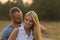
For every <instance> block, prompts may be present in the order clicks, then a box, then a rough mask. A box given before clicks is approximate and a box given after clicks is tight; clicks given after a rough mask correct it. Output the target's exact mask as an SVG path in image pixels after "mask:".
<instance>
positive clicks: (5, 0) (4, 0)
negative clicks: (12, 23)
mask: <svg viewBox="0 0 60 40" xmlns="http://www.w3.org/2000/svg"><path fill="white" fill-rule="evenodd" d="M7 1H8V0H0V2H1V3H2V4H4V3H6V2H7Z"/></svg>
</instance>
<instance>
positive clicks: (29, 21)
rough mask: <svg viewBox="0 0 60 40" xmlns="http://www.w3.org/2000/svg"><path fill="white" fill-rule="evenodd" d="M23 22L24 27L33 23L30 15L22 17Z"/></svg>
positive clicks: (28, 26)
mask: <svg viewBox="0 0 60 40" xmlns="http://www.w3.org/2000/svg"><path fill="white" fill-rule="evenodd" d="M24 23H25V27H26V28H31V27H32V25H33V18H32V17H31V16H27V17H26V18H25V19H24Z"/></svg>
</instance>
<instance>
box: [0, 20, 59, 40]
mask: <svg viewBox="0 0 60 40" xmlns="http://www.w3.org/2000/svg"><path fill="white" fill-rule="evenodd" d="M9 23H10V21H0V35H1V32H2V30H3V29H4V28H5V26H6V25H8V24H9ZM40 23H41V24H42V25H44V26H45V28H46V29H47V34H46V35H44V37H45V39H46V38H48V39H54V40H60V22H44V21H41V22H40Z"/></svg>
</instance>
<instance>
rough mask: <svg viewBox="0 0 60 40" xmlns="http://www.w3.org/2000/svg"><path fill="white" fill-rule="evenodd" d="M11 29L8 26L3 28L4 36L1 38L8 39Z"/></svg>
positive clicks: (2, 39)
mask: <svg viewBox="0 0 60 40" xmlns="http://www.w3.org/2000/svg"><path fill="white" fill-rule="evenodd" d="M8 31H9V30H8V29H7V28H6V29H4V30H3V32H2V36H1V40H7V39H8V36H9V32H8Z"/></svg>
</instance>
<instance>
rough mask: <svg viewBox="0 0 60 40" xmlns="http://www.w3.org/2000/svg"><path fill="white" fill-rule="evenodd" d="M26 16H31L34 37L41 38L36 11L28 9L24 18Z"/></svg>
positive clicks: (36, 39) (37, 39)
mask: <svg viewBox="0 0 60 40" xmlns="http://www.w3.org/2000/svg"><path fill="white" fill-rule="evenodd" d="M27 16H31V17H32V18H33V21H34V28H33V32H34V39H35V40H42V38H41V29H40V23H39V19H38V15H37V13H35V12H34V11H29V12H27V13H26V15H25V18H26V17H27Z"/></svg>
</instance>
